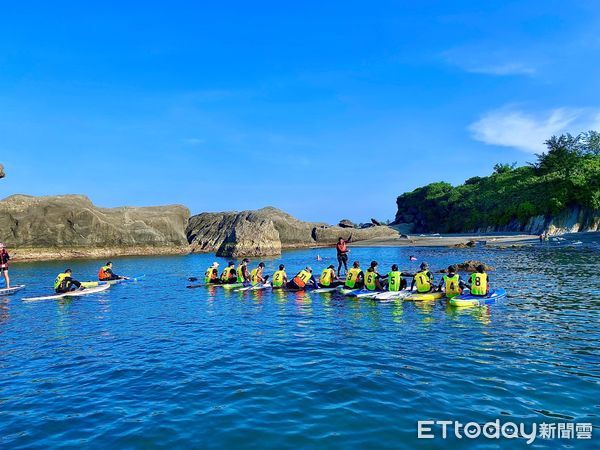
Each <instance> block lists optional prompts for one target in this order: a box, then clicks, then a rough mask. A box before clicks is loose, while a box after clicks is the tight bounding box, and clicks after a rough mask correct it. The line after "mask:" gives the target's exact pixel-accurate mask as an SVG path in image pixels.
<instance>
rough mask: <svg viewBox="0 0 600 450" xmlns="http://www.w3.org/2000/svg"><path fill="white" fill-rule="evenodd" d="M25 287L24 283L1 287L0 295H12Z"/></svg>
mask: <svg viewBox="0 0 600 450" xmlns="http://www.w3.org/2000/svg"><path fill="white" fill-rule="evenodd" d="M24 287H25V285H24V284H19V285H17V286H13V287H11V288H3V289H0V297H2V296H3V295H12V294H14V293H15V292H19V291H20V290H21V289H23V288H24Z"/></svg>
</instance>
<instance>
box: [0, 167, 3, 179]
mask: <svg viewBox="0 0 600 450" xmlns="http://www.w3.org/2000/svg"><path fill="white" fill-rule="evenodd" d="M0 178H4V166H3V165H2V164H0Z"/></svg>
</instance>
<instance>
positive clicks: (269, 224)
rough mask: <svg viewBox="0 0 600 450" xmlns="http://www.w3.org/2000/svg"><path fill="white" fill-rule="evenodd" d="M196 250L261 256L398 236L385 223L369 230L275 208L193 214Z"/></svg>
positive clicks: (190, 239) (191, 235)
mask: <svg viewBox="0 0 600 450" xmlns="http://www.w3.org/2000/svg"><path fill="white" fill-rule="evenodd" d="M186 235H187V239H188V242H189V243H190V246H191V247H190V248H191V250H192V251H193V252H217V253H218V254H219V255H221V256H259V255H265V256H266V255H273V254H279V253H281V250H282V249H290V248H303V247H315V246H326V245H334V244H335V243H336V242H337V240H338V238H340V237H343V238H344V239H346V240H350V241H361V240H366V239H373V238H379V237H397V235H398V233H397V232H396V231H395V230H393V229H391V228H389V227H386V226H373V227H371V228H369V229H366V230H357V229H354V228H342V227H339V226H330V225H327V224H325V223H314V222H302V221H300V220H298V219H296V218H294V217H293V216H291V215H289V214H287V213H286V212H284V211H281V210H279V209H276V208H272V207H267V208H262V209H259V210H257V211H242V212H239V213H237V212H222V213H202V214H198V215H196V216H193V217H192V218H191V219H190V221H189V225H188V228H187V230H186Z"/></svg>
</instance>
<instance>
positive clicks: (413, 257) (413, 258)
mask: <svg viewBox="0 0 600 450" xmlns="http://www.w3.org/2000/svg"><path fill="white" fill-rule="evenodd" d="M408 260H409V261H416V260H417V258H416V257H415V256H413V255H410V257H409V258H408Z"/></svg>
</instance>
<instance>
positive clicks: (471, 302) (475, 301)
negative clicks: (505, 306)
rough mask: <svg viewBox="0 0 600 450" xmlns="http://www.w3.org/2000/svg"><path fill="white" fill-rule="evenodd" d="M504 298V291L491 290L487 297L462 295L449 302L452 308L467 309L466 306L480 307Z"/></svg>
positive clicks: (499, 289) (500, 289)
mask: <svg viewBox="0 0 600 450" xmlns="http://www.w3.org/2000/svg"><path fill="white" fill-rule="evenodd" d="M504 297H506V290H505V289H502V288H498V289H491V290H490V292H489V293H488V295H486V296H485V297H479V296H476V295H471V294H470V293H469V294H462V295H459V296H457V297H454V298H453V299H451V300H450V304H451V305H452V306H457V307H467V306H481V305H485V304H488V303H494V302H495V301H496V300H499V299H501V298H504Z"/></svg>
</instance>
